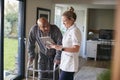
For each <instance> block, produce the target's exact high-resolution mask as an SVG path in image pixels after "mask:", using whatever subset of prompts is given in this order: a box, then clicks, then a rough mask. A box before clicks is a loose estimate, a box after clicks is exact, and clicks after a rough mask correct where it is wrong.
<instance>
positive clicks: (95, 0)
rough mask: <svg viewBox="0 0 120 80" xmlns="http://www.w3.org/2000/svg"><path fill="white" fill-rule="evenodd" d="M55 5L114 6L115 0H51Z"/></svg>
mask: <svg viewBox="0 0 120 80" xmlns="http://www.w3.org/2000/svg"><path fill="white" fill-rule="evenodd" d="M53 2H54V3H56V4H71V3H72V4H95V5H115V4H116V0H53Z"/></svg>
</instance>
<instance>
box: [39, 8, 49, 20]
mask: <svg viewBox="0 0 120 80" xmlns="http://www.w3.org/2000/svg"><path fill="white" fill-rule="evenodd" d="M50 14H51V11H50V10H49V9H45V8H39V7H37V19H38V18H40V17H45V18H46V19H48V22H50Z"/></svg>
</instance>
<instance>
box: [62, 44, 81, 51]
mask: <svg viewBox="0 0 120 80" xmlns="http://www.w3.org/2000/svg"><path fill="white" fill-rule="evenodd" d="M79 49H80V46H77V45H75V46H73V47H70V48H68V47H64V48H63V51H66V52H79Z"/></svg>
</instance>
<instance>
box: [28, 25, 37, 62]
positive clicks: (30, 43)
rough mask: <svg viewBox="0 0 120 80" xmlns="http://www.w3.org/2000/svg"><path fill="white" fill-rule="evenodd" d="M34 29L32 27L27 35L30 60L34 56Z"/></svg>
mask: <svg viewBox="0 0 120 80" xmlns="http://www.w3.org/2000/svg"><path fill="white" fill-rule="evenodd" d="M34 30H35V29H34V28H33V27H32V28H31V30H30V32H29V36H28V55H29V59H30V61H32V60H33V59H34V58H35V41H36V39H35V31H34Z"/></svg>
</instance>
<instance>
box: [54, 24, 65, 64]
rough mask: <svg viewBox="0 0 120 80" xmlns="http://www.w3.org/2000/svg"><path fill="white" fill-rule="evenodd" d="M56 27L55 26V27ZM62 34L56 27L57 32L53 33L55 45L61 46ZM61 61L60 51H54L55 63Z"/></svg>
mask: <svg viewBox="0 0 120 80" xmlns="http://www.w3.org/2000/svg"><path fill="white" fill-rule="evenodd" d="M56 27H57V26H56ZM62 37H63V36H62V33H61V31H60V29H59V28H58V27H57V30H56V31H55V39H56V44H57V45H62ZM60 59H61V51H59V50H56V55H55V58H54V60H55V62H56V61H57V63H59V61H60Z"/></svg>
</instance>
